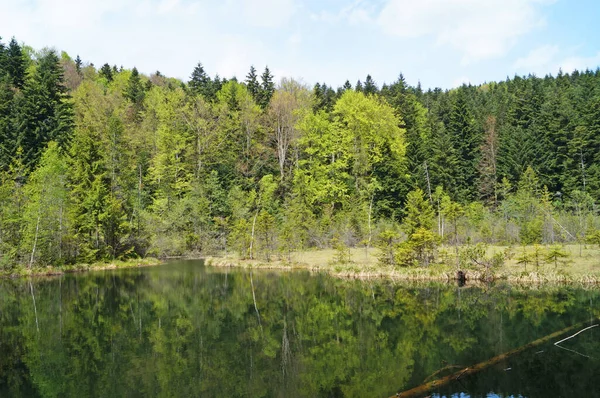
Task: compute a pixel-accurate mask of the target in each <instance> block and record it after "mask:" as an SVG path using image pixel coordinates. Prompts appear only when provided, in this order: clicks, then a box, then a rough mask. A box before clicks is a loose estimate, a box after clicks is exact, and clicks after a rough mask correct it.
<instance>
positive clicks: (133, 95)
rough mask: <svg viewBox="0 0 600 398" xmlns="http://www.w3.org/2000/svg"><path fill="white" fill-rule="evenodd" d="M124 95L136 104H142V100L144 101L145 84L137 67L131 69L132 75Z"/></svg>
mask: <svg viewBox="0 0 600 398" xmlns="http://www.w3.org/2000/svg"><path fill="white" fill-rule="evenodd" d="M123 96H124V97H125V98H127V99H128V100H129V101H131V103H132V104H134V105H136V106H141V104H142V102H143V101H144V96H145V92H144V85H143V84H142V79H141V78H140V74H139V72H138V70H137V68H135V67H134V68H133V70H132V71H131V75H130V76H129V80H128V81H127V86H126V87H125V92H124V93H123Z"/></svg>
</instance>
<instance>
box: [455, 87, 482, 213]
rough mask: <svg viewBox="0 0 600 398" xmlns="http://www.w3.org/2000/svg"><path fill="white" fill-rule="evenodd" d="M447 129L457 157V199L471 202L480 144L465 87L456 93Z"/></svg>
mask: <svg viewBox="0 0 600 398" xmlns="http://www.w3.org/2000/svg"><path fill="white" fill-rule="evenodd" d="M447 128H448V131H449V132H450V134H451V137H452V146H453V147H454V149H455V151H456V155H457V157H458V168H457V169H455V170H454V173H455V176H456V182H457V183H458V191H459V195H460V196H459V197H458V199H459V200H461V201H468V200H473V199H474V198H475V195H474V193H475V192H474V189H473V187H474V186H475V185H476V178H477V170H476V167H477V162H478V160H479V153H480V145H481V142H480V135H479V133H478V131H477V130H476V127H475V125H474V119H473V116H472V115H471V110H470V109H469V106H468V104H467V92H466V88H465V86H463V87H461V88H459V89H458V92H457V93H456V96H455V98H454V104H453V107H452V111H451V112H450V119H449V123H448V127H447Z"/></svg>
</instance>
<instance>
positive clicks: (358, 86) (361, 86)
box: [354, 80, 363, 93]
mask: <svg viewBox="0 0 600 398" xmlns="http://www.w3.org/2000/svg"><path fill="white" fill-rule="evenodd" d="M354 91H356V92H359V93H362V91H363V84H362V83H361V81H360V80H359V81H357V82H356V86H355V87H354Z"/></svg>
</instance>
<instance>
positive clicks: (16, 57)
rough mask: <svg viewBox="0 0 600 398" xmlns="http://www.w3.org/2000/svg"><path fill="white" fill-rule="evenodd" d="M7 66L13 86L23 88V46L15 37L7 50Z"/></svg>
mask: <svg viewBox="0 0 600 398" xmlns="http://www.w3.org/2000/svg"><path fill="white" fill-rule="evenodd" d="M5 64H6V71H7V72H8V75H9V76H10V80H11V84H12V85H13V86H14V87H17V88H23V86H24V85H25V57H24V55H23V50H22V49H21V46H19V43H17V40H16V39H15V38H14V37H13V38H12V40H11V41H10V43H9V45H8V49H7V50H6V61H5Z"/></svg>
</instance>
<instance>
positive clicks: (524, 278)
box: [206, 245, 600, 284]
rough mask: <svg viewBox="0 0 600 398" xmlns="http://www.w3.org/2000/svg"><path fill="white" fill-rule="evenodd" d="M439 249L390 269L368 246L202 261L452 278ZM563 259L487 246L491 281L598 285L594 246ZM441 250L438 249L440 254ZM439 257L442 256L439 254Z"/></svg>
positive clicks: (452, 267)
mask: <svg viewBox="0 0 600 398" xmlns="http://www.w3.org/2000/svg"><path fill="white" fill-rule="evenodd" d="M442 250H444V251H445V253H446V254H445V256H446V260H445V262H446V263H445V264H444V263H440V264H432V265H430V266H427V267H392V266H386V265H382V264H380V263H379V262H378V255H379V251H378V250H377V249H375V248H371V249H369V250H368V251H367V250H365V249H350V261H349V262H346V263H343V264H342V263H339V262H336V261H335V258H336V254H337V253H336V251H335V250H332V249H326V250H314V251H303V252H295V253H292V255H291V261H289V260H288V258H287V256H286V257H277V256H274V258H273V259H272V260H271V261H268V262H267V261H265V260H264V259H258V260H247V259H240V258H239V257H238V256H236V255H234V254H228V255H225V256H221V257H209V258H207V259H206V264H207V265H210V266H215V267H241V268H253V269H289V270H292V269H304V270H309V271H313V272H326V273H328V274H331V275H333V276H338V277H345V278H364V279H367V278H389V279H398V280H414V281H435V280H437V281H452V280H454V279H456V272H457V266H456V257H454V256H453V254H452V253H453V252H454V248H452V247H446V248H442ZM562 250H564V251H565V252H566V253H568V257H566V258H564V259H562V262H561V263H559V264H558V266H555V264H554V263H553V262H546V261H544V260H543V257H544V254H545V253H546V252H547V251H548V248H547V247H543V246H542V247H537V248H536V247H534V246H527V247H522V246H513V247H505V246H491V247H489V248H488V254H489V255H493V254H494V253H497V252H503V253H505V254H506V260H505V262H504V264H503V265H502V266H500V267H497V268H495V269H494V270H493V279H494V280H504V281H508V282H513V283H581V284H600V249H598V248H597V247H591V246H587V247H586V246H579V245H571V246H565V247H563V248H562ZM444 251H443V252H444ZM523 251H525V252H526V253H527V255H528V256H529V257H530V258H533V259H535V253H536V251H537V252H538V261H537V264H536V261H535V260H534V261H532V262H530V263H528V264H527V265H525V264H523V263H520V262H519V260H520V257H522V256H523ZM441 258H442V259H443V258H444V255H442V256H441ZM461 269H462V270H463V271H464V272H466V279H467V280H468V281H471V282H473V281H479V280H483V279H487V278H486V277H485V276H486V275H485V272H484V269H483V267H473V266H471V267H461Z"/></svg>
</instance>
